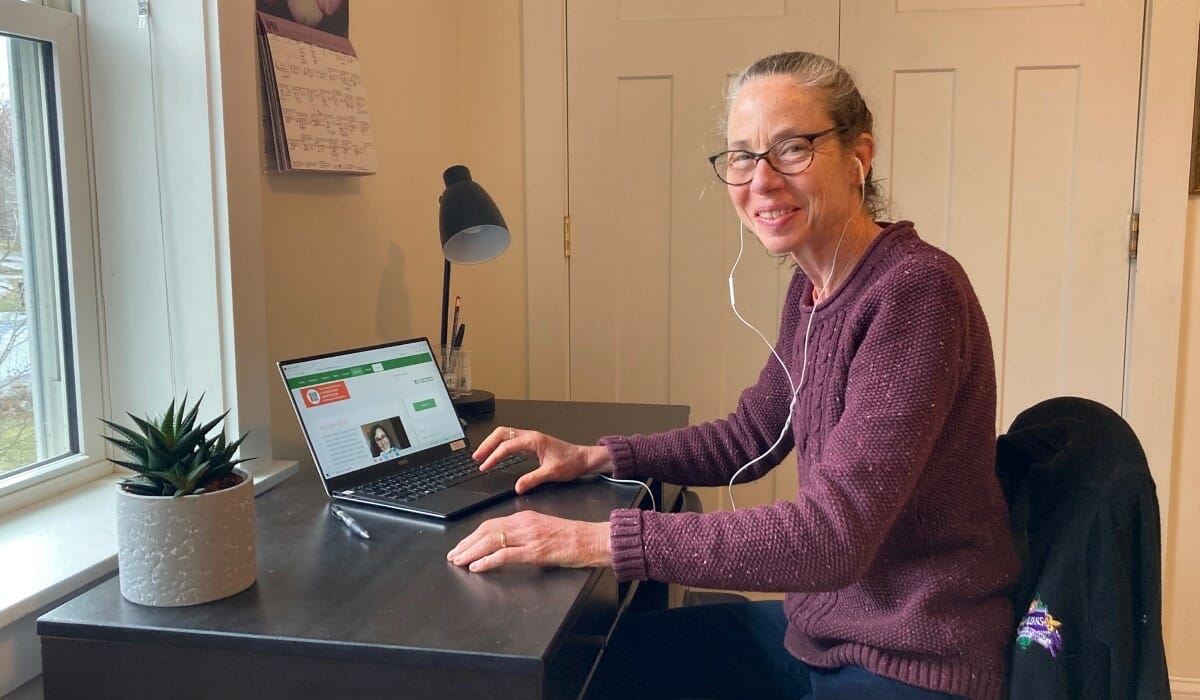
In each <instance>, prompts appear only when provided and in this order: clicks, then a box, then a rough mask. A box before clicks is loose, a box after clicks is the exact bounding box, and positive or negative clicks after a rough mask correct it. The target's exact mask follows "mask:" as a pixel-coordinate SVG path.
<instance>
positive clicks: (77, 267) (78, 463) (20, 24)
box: [0, 2, 113, 512]
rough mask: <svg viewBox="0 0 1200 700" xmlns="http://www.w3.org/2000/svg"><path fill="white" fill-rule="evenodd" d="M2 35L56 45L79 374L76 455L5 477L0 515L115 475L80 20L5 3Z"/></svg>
mask: <svg viewBox="0 0 1200 700" xmlns="http://www.w3.org/2000/svg"><path fill="white" fill-rule="evenodd" d="M0 30H2V31H3V32H4V33H5V34H8V35H11V36H16V37H21V38H27V39H32V40H36V41H44V42H47V43H49V44H50V45H51V46H52V47H53V58H52V61H51V66H52V69H53V75H52V76H51V80H50V86H49V87H50V88H51V89H53V90H54V99H55V101H56V106H57V110H56V114H53V115H48V116H51V117H52V118H54V119H56V120H57V121H56V123H55V129H56V130H57V136H58V139H57V143H56V144H54V145H55V146H56V147H57V151H58V152H57V156H58V158H59V165H60V166H61V167H60V173H61V174H60V182H59V186H60V188H61V203H60V204H61V210H60V214H61V216H62V224H61V225H62V231H63V235H64V238H65V241H64V242H65V245H66V255H65V262H66V266H67V269H66V279H67V285H66V286H67V289H66V293H65V294H64V297H63V300H62V301H63V306H64V309H63V312H64V318H65V319H66V328H67V332H68V334H69V337H70V340H71V344H72V347H71V348H70V349H69V350H65V352H66V354H67V358H66V359H67V363H68V365H67V367H68V371H69V372H71V373H72V375H73V377H74V386H73V387H72V391H73V392H74V395H73V397H72V398H73V400H74V402H75V407H76V411H75V415H74V420H75V426H74V430H75V435H76V436H77V451H76V452H75V453H74V454H72V455H68V456H66V457H62V458H59V459H55V460H51V461H48V462H47V463H45V464H41V465H38V466H36V467H34V468H32V469H25V470H22V471H20V472H18V473H15V474H12V475H10V476H6V477H0V512H5V511H9V510H13V509H15V508H19V507H22V506H23V505H25V504H27V503H30V502H32V501H35V500H40V499H41V498H44V497H46V496H48V495H50V494H52V493H55V492H58V491H62V490H66V489H69V488H72V487H74V486H76V485H79V484H81V483H84V482H86V481H90V480H92V479H95V478H97V477H99V476H102V475H104V474H108V473H111V472H112V471H113V467H112V465H111V464H110V463H109V462H107V461H106V459H105V450H104V445H103V442H102V440H101V438H100V434H99V431H98V430H88V429H87V426H89V425H98V424H99V423H98V421H99V418H100V417H101V416H102V415H103V413H102V406H103V396H104V385H103V373H102V370H101V368H102V366H103V351H104V346H103V343H102V342H101V338H102V333H101V316H100V311H99V309H100V293H99V286H98V279H99V278H98V275H97V267H98V260H97V257H96V250H97V245H96V238H97V235H96V228H95V224H94V222H95V218H94V195H93V186H92V178H91V173H92V167H91V162H90V152H91V149H90V145H89V141H88V123H87V94H86V88H85V80H84V70H83V50H82V46H81V44H82V41H81V22H80V18H79V17H78V15H76V14H74V13H72V12H69V11H64V10H57V9H53V8H49V7H43V6H40V5H35V4H32V3H25V2H15V3H7V2H6V3H3V4H0Z"/></svg>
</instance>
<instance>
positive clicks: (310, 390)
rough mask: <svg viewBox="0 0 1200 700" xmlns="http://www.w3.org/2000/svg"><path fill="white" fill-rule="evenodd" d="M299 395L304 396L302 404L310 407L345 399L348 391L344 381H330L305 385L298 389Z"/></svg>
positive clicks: (348, 396)
mask: <svg viewBox="0 0 1200 700" xmlns="http://www.w3.org/2000/svg"><path fill="white" fill-rule="evenodd" d="M300 396H301V397H303V398H304V405H305V406H306V407H308V408H312V407H313V406H323V405H325V404H327V403H334V402H336V401H345V400H346V399H348V398H350V392H349V391H347V390H346V382H330V383H328V384H318V385H317V386H309V387H305V388H303V389H301V390H300Z"/></svg>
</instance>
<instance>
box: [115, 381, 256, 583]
mask: <svg viewBox="0 0 1200 700" xmlns="http://www.w3.org/2000/svg"><path fill="white" fill-rule="evenodd" d="M201 399H203V397H201ZM199 411H200V400H197V401H196V403H195V405H193V406H192V407H191V408H190V409H189V408H188V407H187V396H186V395H185V396H184V397H183V400H182V401H180V402H179V405H178V407H176V405H175V401H174V400H172V401H171V404H170V405H169V406H168V407H167V411H166V413H165V414H164V415H163V416H162V417H161V418H159V419H152V418H146V419H141V418H138V417H136V416H134V415H132V414H126V415H128V416H129V417H130V418H131V419H132V420H133V422H134V425H135V426H136V429H134V428H129V427H126V426H123V425H120V424H118V423H114V422H112V421H107V420H104V421H103V422H104V424H105V425H107V426H108V427H110V428H112V430H113V431H114V432H115V433H116V435H117V436H116V437H110V436H107V435H106V436H104V439H106V440H108V441H109V442H111V443H112V444H113V445H115V446H116V447H117V448H119V449H120V450H121V451H122V452H124V453H125V454H126V455H128V458H127V459H113V460H111V461H112V462H113V463H114V464H117V465H119V466H122V467H125V468H127V469H131V470H133V471H134V472H135V474H133V475H132V476H129V477H127V478H125V479H123V480H122V481H121V483H120V485H119V487H118V489H117V566H118V575H119V576H120V583H121V595H123V596H124V597H125V598H126V599H127V600H130V601H132V602H134V603H139V604H142V605H155V606H179V605H195V604H197V603H206V602H209V601H212V600H217V599H220V598H225V597H227V596H231V595H233V594H235V593H240V592H241V591H244V590H246V589H247V588H249V587H250V585H251V584H252V583H254V579H255V575H256V569H255V549H254V539H255V532H254V482H253V480H252V479H251V478H250V475H249V474H248V473H247V472H246V471H245V470H243V469H240V468H237V465H238V464H240V463H242V462H245V461H247V460H246V459H236V458H235V457H234V455H235V453H236V452H237V449H238V446H240V445H241V444H242V441H243V440H245V439H246V436H245V435H242V437H241V438H239V439H237V440H236V441H234V442H231V443H226V441H225V435H224V433H223V432H222V433H219V434H217V435H216V436H215V437H212V438H210V437H208V433H209V432H210V431H211V430H212V429H213V428H216V427H217V426H218V425H219V424H220V423H221V422H222V421H223V420H224V419H225V417H226V416H227V415H229V411H225V413H222V414H221V415H220V416H218V417H216V418H214V419H212V420H210V421H208V422H207V423H203V424H201V425H196V422H197V416H198V414H199ZM102 420H103V419H102Z"/></svg>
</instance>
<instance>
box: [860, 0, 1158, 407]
mask: <svg viewBox="0 0 1200 700" xmlns="http://www.w3.org/2000/svg"><path fill="white" fill-rule="evenodd" d="M1030 4H1032V3H1031V2H1029V0H898V2H895V3H881V2H878V0H843V2H842V8H843V9H842V46H841V60H842V62H843V63H844V64H846V65H848V66H850V67H851V68H853V69H854V71H855V73H856V74H857V77H858V80H859V86H860V88H861V89H862V90H863V92H864V94H865V97H866V99H867V103H868V104H869V105H871V106H872V109H873V110H874V112H875V118H876V120H875V123H876V126H877V133H878V136H879V143H880V145H881V147H882V148H881V151H880V153H879V158H878V160H877V161H876V166H875V170H876V176H877V177H879V178H881V179H882V180H883V185H884V187H885V188H886V189H887V190H888V191H889V192H890V194H891V198H892V201H893V202H894V205H895V210H896V214H897V215H898V216H900V217H903V218H908V219H912V220H913V221H915V222H916V224H917V227H918V230H919V231H920V232H921V235H922V237H924V238H925V239H926V240H928V241H930V242H932V243H933V244H935V245H937V246H940V247H942V248H944V249H946V250H948V251H949V252H950V253H951V254H953V255H954V256H955V257H956V258H958V260H959V261H960V262H961V263H962V264H963V266H964V267H965V268H966V270H967V273H968V274H969V275H970V277H971V281H972V283H973V284H974V285H975V290H976V292H977V293H978V294H979V297H980V300H981V302H982V304H983V308H984V311H985V313H986V314H987V318H988V323H989V325H990V327H991V331H992V340H993V345H994V348H995V354H996V369H997V378H998V381H999V388H1000V410H999V420H1000V427H1001V429H1003V427H1005V426H1007V425H1008V424H1009V423H1010V422H1011V421H1012V419H1013V417H1014V416H1015V415H1016V414H1017V413H1019V412H1020V411H1021V410H1022V409H1024V408H1027V407H1028V406H1030V405H1032V404H1033V403H1036V402H1037V401H1039V400H1041V399H1044V398H1047V397H1050V396H1055V395H1062V394H1074V395H1081V396H1086V397H1089V398H1094V399H1096V400H1098V401H1101V402H1103V403H1105V404H1107V405H1108V406H1110V407H1112V408H1113V409H1115V410H1118V411H1119V410H1120V408H1121V398H1122V397H1121V390H1122V377H1123V371H1124V352H1125V327H1126V306H1127V303H1126V302H1127V297H1128V276H1129V255H1128V240H1129V216H1130V211H1131V209H1132V203H1133V187H1134V184H1133V180H1134V161H1135V156H1136V152H1135V151H1136V137H1137V118H1138V88H1139V85H1138V81H1139V77H1140V71H1141V63H1140V62H1141V48H1142V15H1143V10H1144V7H1143V2H1142V1H1141V0H1102V1H1100V2H1089V3H1079V2H1077V1H1072V2H1067V1H1065V0H1059V1H1057V2H1055V1H1052V0H1043V1H1042V2H1039V3H1038V4H1039V5H1040V6H1039V7H1025V6H1026V5H1030ZM1055 5H1057V7H1055Z"/></svg>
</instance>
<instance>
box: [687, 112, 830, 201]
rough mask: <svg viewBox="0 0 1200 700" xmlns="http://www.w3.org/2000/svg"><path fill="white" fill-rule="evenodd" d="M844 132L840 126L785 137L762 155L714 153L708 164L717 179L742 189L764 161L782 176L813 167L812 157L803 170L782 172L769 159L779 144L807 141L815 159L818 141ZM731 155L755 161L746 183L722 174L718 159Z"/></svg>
mask: <svg viewBox="0 0 1200 700" xmlns="http://www.w3.org/2000/svg"><path fill="white" fill-rule="evenodd" d="M844 130H845V127H843V126H840V125H835V126H831V127H829V128H828V129H825V130H823V131H817V132H814V133H811V134H792V135H791V136H785V137H783V138H781V139H779V140H778V141H776V142H775V143H773V144H771V146H770V148H768V149H767V150H765V151H763V152H762V153H755V152H754V151H747V150H745V149H742V148H734V149H731V150H728V151H721V152H720V153H714V154H713V155H711V156H709V157H708V162H709V163H710V164H711V165H712V168H713V172H714V173H716V174H717V178H718V179H719V180H720V181H721V182H724V183H725V184H726V185H730V186H732V187H741V186H743V185H749V184H750V183H751V182H753V181H754V172H755V171H756V170H758V161H760V160H763V159H766V161H767V165H769V166H771V169H772V170H774V171H775V172H777V173H779V174H780V175H799V174H800V173H802V172H804V171H805V170H808V168H809V167H810V166H811V165H812V162H813V158H811V157H810V158H809V159H808V162H807V163H805V164H804V167H803V168H801V169H799V170H797V171H795V172H792V173H789V172H786V171H783V170H780V169H779V166H778V165H776V164H775V162H774V159H772V158H768V157H767V156H769V155H771V154H772V153H774V152H775V147H776V146H778V145H779V144H781V143H783V142H784V141H791V140H793V139H804V140H805V141H808V145H809V146H810V147H811V149H812V152H813V157H815V156H816V154H817V145H816V141H817V139H819V138H821V137H822V136H827V135H829V134H832V133H833V132H835V131H844ZM731 153H744V154H745V155H747V156H750V157H751V158H753V159H754V167H753V168H751V169H750V178H749V179H747V180H746V181H745V182H730V181H729V180H726V179H725V175H723V174H722V173H721V169H720V168H719V167H717V159H719V158H721V157H722V156H728V155H729V154H731Z"/></svg>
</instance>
